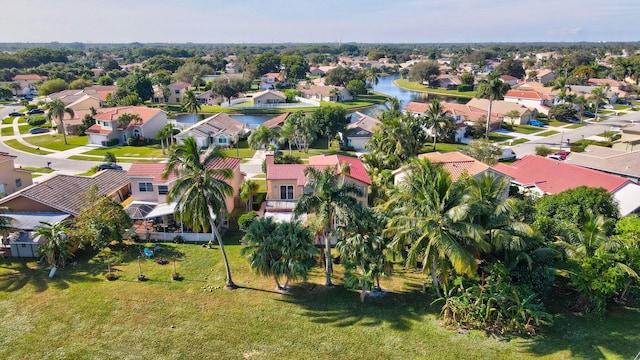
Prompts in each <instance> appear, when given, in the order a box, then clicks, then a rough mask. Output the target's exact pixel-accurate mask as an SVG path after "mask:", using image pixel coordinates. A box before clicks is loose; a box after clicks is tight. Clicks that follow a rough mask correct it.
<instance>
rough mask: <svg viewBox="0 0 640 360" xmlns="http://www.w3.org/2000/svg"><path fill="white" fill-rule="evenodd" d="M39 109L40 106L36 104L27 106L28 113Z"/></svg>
mask: <svg viewBox="0 0 640 360" xmlns="http://www.w3.org/2000/svg"><path fill="white" fill-rule="evenodd" d="M37 107H38V105H36V104H29V105H27V111H29V110H33V109H36V108H37Z"/></svg>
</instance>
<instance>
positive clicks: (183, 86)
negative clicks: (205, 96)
mask: <svg viewBox="0 0 640 360" xmlns="http://www.w3.org/2000/svg"><path fill="white" fill-rule="evenodd" d="M190 86H191V84H189V83H188V82H184V81H176V82H174V83H173V84H169V85H167V87H170V88H174V89H188V88H189V87H190Z"/></svg>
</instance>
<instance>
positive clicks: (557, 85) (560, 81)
mask: <svg viewBox="0 0 640 360" xmlns="http://www.w3.org/2000/svg"><path fill="white" fill-rule="evenodd" d="M551 90H552V91H553V90H560V92H559V93H558V101H561V102H564V101H566V100H567V90H571V88H570V87H569V86H567V78H566V77H563V76H561V77H559V78H557V79H556V80H555V81H554V82H553V87H552V88H551Z"/></svg>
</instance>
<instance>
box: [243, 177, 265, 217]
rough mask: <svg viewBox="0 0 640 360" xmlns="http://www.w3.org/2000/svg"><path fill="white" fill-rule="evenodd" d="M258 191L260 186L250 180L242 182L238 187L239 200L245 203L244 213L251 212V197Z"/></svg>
mask: <svg viewBox="0 0 640 360" xmlns="http://www.w3.org/2000/svg"><path fill="white" fill-rule="evenodd" d="M259 189H260V185H258V183H257V182H255V181H252V180H244V181H243V182H242V185H240V199H241V200H245V201H246V202H247V203H246V205H245V207H246V211H249V210H251V205H252V204H253V196H254V195H255V194H257V193H258V190H259Z"/></svg>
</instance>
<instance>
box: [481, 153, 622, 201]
mask: <svg viewBox="0 0 640 360" xmlns="http://www.w3.org/2000/svg"><path fill="white" fill-rule="evenodd" d="M493 169H494V170H496V171H499V172H501V173H503V174H505V175H508V176H510V177H512V178H513V179H514V180H515V181H516V182H518V183H520V184H522V185H523V186H536V187H538V188H539V189H540V190H541V191H543V192H545V193H547V194H557V193H559V192H562V191H565V190H568V189H573V188H576V187H578V186H589V187H601V188H604V189H606V190H607V191H608V192H610V193H613V192H615V191H616V190H617V189H619V188H621V187H622V186H623V185H625V184H626V183H627V182H628V181H629V180H627V179H626V178H623V177H620V176H616V175H611V174H607V173H603V172H600V171H596V170H591V169H587V168H583V167H580V166H576V165H571V164H567V163H564V162H562V161H557V160H552V159H547V158H545V157H541V156H536V155H527V156H525V157H523V158H522V159H520V160H518V161H516V162H514V163H513V164H511V165H505V164H498V165H496V166H494V167H493Z"/></svg>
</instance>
